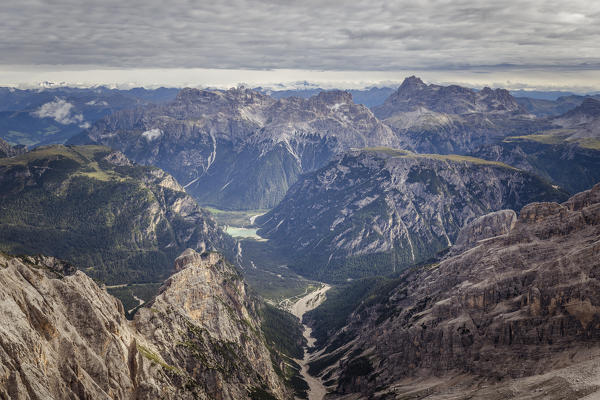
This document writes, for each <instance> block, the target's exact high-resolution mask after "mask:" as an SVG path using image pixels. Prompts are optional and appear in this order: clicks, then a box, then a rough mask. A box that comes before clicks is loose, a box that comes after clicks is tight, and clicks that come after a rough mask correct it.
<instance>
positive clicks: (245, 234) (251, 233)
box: [225, 226, 266, 240]
mask: <svg viewBox="0 0 600 400" xmlns="http://www.w3.org/2000/svg"><path fill="white" fill-rule="evenodd" d="M257 230H258V229H257V228H238V227H236V226H228V227H227V228H225V232H227V233H228V234H230V235H231V236H233V237H235V238H252V239H256V240H266V239H264V238H262V237H260V236H259V235H258V234H257V233H256V231H257Z"/></svg>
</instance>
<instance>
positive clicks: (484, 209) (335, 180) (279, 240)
mask: <svg viewBox="0 0 600 400" xmlns="http://www.w3.org/2000/svg"><path fill="white" fill-rule="evenodd" d="M566 198H567V194H566V193H565V192H564V191H561V190H559V189H556V188H554V187H552V186H551V185H550V184H549V183H547V182H545V181H543V180H541V179H539V178H537V177H536V176H534V175H532V174H529V173H527V172H524V171H522V170H518V169H516V168H513V167H510V166H508V165H505V164H501V163H497V162H490V161H486V160H482V159H476V158H469V157H464V156H440V155H427V154H416V153H410V152H408V151H402V150H394V149H385V148H374V149H367V150H360V151H354V152H351V153H346V154H344V155H343V156H340V157H339V158H338V159H336V160H334V161H332V162H331V163H329V164H328V165H327V166H325V167H323V168H321V169H319V170H317V171H315V172H313V173H309V174H306V175H304V176H303V177H302V178H301V179H300V180H299V181H298V182H297V183H296V184H295V185H294V186H292V187H291V188H290V190H289V192H288V194H287V195H286V197H285V198H284V199H283V200H282V201H281V203H279V204H278V205H277V207H275V208H274V209H273V210H271V211H269V212H268V213H266V214H265V215H263V216H260V217H258V218H257V219H256V224H257V225H258V226H260V227H261V229H260V230H259V234H260V235H261V236H263V237H266V238H269V240H270V241H271V242H272V243H273V244H275V245H277V246H280V247H281V248H283V249H285V251H286V252H288V253H292V254H294V255H296V257H298V261H297V262H295V263H294V265H293V266H292V268H294V269H295V270H296V271H297V272H299V273H301V274H303V275H306V276H309V277H311V278H314V279H319V280H325V281H328V282H332V281H333V282H340V281H345V280H346V279H348V278H353V279H356V278H360V277H364V276H369V275H377V274H387V273H392V272H395V271H398V270H400V269H404V268H406V267H407V266H410V265H415V264H418V263H421V262H424V261H426V260H428V259H430V258H434V257H435V256H436V254H437V253H438V252H440V251H442V250H444V249H446V248H448V247H450V246H451V245H452V244H453V243H454V241H455V239H456V236H457V234H458V231H459V230H460V228H462V227H463V225H464V224H466V223H467V222H469V221H471V220H472V219H474V218H476V217H478V216H481V215H483V214H486V213H488V212H490V211H496V210H500V209H505V208H511V209H514V210H516V211H518V210H519V209H520V208H521V207H523V206H524V205H526V204H528V203H530V202H532V201H561V200H565V199H566Z"/></svg>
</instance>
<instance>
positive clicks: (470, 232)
mask: <svg viewBox="0 0 600 400" xmlns="http://www.w3.org/2000/svg"><path fill="white" fill-rule="evenodd" d="M516 222H517V214H516V213H515V212H514V211H513V210H500V211H496V212H493V213H489V214H486V215H483V216H481V217H479V218H476V219H474V220H473V221H471V222H469V223H468V224H467V225H465V226H464V227H463V228H462V229H461V230H460V231H459V232H458V236H457V238H456V243H454V246H452V249H451V251H452V252H453V253H454V252H456V253H459V252H463V251H465V250H468V249H470V248H471V247H473V246H475V244H477V242H479V241H480V240H484V239H488V238H491V237H496V236H501V235H506V234H507V233H509V232H510V231H511V230H512V228H513V227H514V226H515V223H516Z"/></svg>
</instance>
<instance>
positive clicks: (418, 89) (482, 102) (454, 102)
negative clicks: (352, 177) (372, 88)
mask: <svg viewBox="0 0 600 400" xmlns="http://www.w3.org/2000/svg"><path fill="white" fill-rule="evenodd" d="M418 110H421V111H423V110H424V111H429V112H435V113H444V114H457V115H462V114H470V113H492V112H494V113H497V112H522V111H523V110H522V109H521V107H520V106H519V104H518V103H517V102H516V100H515V99H514V98H513V97H512V95H511V94H510V93H509V92H508V91H507V90H505V89H491V88H489V87H485V88H484V89H483V90H481V91H479V92H477V91H475V90H473V89H470V88H466V87H462V86H458V85H450V86H441V85H434V84H431V85H427V84H425V83H424V82H423V81H422V80H421V79H419V78H417V77H415V76H411V77H409V78H406V79H405V80H404V82H403V83H402V85H400V87H399V88H398V90H397V91H396V92H394V93H393V94H392V95H391V96H390V97H389V98H388V99H387V100H386V101H385V103H384V104H382V105H381V106H379V107H375V108H374V110H373V111H374V113H375V115H376V116H378V117H379V118H384V119H385V118H389V117H391V116H394V115H397V114H398V113H406V112H414V111H418Z"/></svg>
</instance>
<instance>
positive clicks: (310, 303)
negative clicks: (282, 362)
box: [289, 284, 331, 400]
mask: <svg viewBox="0 0 600 400" xmlns="http://www.w3.org/2000/svg"><path fill="white" fill-rule="evenodd" d="M330 288H331V286H329V285H326V284H323V286H321V288H319V289H317V290H315V291H313V292H310V293H308V294H307V295H306V296H304V297H302V298H300V300H298V301H297V302H295V303H294V304H293V305H292V306H291V307H290V309H289V311H290V312H291V313H292V314H294V315H295V316H296V317H298V318H300V321H302V317H303V316H304V314H305V313H306V312H308V311H310V310H312V309H314V308H316V307H318V306H319V304H321V303H322V302H323V301H325V293H326V292H327V291H328V290H329V289H330ZM302 326H303V327H304V332H303V335H304V337H305V338H306V340H307V342H308V346H307V348H305V349H304V358H303V359H302V360H298V359H296V360H295V361H296V362H297V363H298V364H300V366H301V367H302V370H301V371H300V373H301V374H302V377H303V378H304V380H305V381H306V383H308V387H309V389H308V399H309V400H322V399H323V398H324V397H325V394H326V393H327V390H326V388H325V386H324V385H323V382H321V379H319V378H317V377H314V376H312V375H310V374H309V373H308V363H309V362H310V361H311V360H312V354H310V353H309V352H308V348H310V347H313V346H314V344H315V338H313V337H312V336H311V333H312V329H311V328H310V327H308V326H306V325H304V324H303V325H302Z"/></svg>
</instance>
